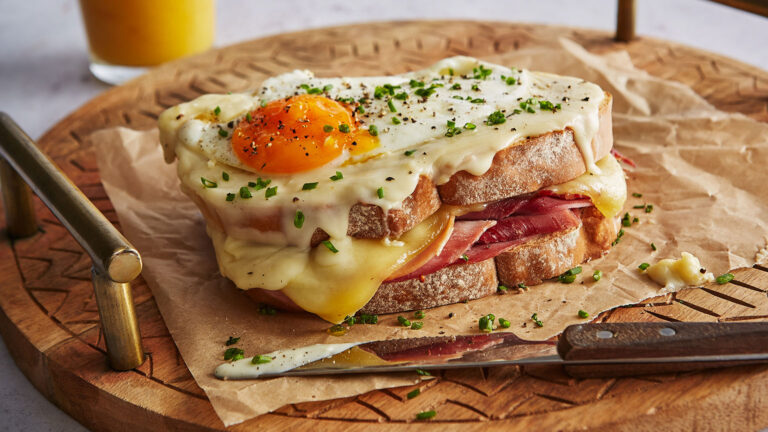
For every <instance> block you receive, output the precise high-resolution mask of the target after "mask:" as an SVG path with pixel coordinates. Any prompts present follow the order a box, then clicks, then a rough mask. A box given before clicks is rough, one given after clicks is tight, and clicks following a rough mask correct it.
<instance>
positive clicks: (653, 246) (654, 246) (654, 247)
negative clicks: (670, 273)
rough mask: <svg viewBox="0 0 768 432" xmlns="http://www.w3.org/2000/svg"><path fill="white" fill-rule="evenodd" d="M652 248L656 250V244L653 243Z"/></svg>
mask: <svg viewBox="0 0 768 432" xmlns="http://www.w3.org/2000/svg"><path fill="white" fill-rule="evenodd" d="M651 250H654V251H655V250H656V245H655V244H653V243H651Z"/></svg>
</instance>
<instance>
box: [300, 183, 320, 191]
mask: <svg viewBox="0 0 768 432" xmlns="http://www.w3.org/2000/svg"><path fill="white" fill-rule="evenodd" d="M317 183H318V182H313V183H304V185H303V186H302V187H301V190H312V189H314V188H316V187H317Z"/></svg>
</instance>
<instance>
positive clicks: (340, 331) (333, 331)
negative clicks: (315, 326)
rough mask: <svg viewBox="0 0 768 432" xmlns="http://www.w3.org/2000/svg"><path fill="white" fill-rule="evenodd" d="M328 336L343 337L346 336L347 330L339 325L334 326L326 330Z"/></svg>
mask: <svg viewBox="0 0 768 432" xmlns="http://www.w3.org/2000/svg"><path fill="white" fill-rule="evenodd" d="M328 334H330V335H331V336H344V335H345V334H347V328H346V327H344V326H343V325H341V324H334V325H332V326H331V327H329V328H328Z"/></svg>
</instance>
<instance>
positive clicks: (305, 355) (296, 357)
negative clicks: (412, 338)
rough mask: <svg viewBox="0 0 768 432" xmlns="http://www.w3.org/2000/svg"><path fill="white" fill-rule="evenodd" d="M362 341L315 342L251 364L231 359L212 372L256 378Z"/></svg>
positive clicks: (247, 361) (227, 375) (281, 370)
mask: <svg viewBox="0 0 768 432" xmlns="http://www.w3.org/2000/svg"><path fill="white" fill-rule="evenodd" d="M361 343H363V342H350V343H341V344H316V345H309V346H304V347H300V348H292V349H285V350H279V351H273V352H271V353H268V354H265V355H266V356H269V357H272V361H270V362H269V363H262V364H253V363H251V358H244V359H242V360H237V361H233V362H231V363H224V364H222V365H219V366H218V367H217V368H216V370H214V372H213V374H214V375H215V376H216V377H217V378H221V379H225V380H226V379H249V378H258V377H260V376H261V375H263V374H266V373H270V374H272V373H280V372H285V371H289V370H291V369H296V368H297V367H299V366H302V365H305V364H307V363H311V362H314V361H317V360H321V359H324V358H327V357H331V356H333V355H336V354H338V353H341V352H344V351H346V350H348V349H350V348H352V347H355V346H357V345H360V344H361Z"/></svg>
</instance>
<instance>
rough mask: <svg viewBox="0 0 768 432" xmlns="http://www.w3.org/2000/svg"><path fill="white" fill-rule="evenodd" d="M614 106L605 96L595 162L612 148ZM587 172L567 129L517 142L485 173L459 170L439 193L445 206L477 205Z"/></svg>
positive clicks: (579, 152) (495, 157) (593, 149)
mask: <svg viewBox="0 0 768 432" xmlns="http://www.w3.org/2000/svg"><path fill="white" fill-rule="evenodd" d="M612 103H613V99H612V97H611V95H610V94H609V93H605V98H604V99H603V102H602V103H601V104H600V114H599V122H600V123H599V125H600V129H599V130H598V132H597V137H596V139H594V140H593V141H592V143H591V146H592V151H593V154H594V156H595V160H599V159H601V158H603V157H604V156H606V155H607V154H608V153H610V151H611V148H612V147H613V133H612V122H611V106H612ZM586 170H587V168H586V166H585V165H584V159H583V157H582V155H581V151H580V150H579V147H578V146H577V145H576V140H575V139H574V133H573V130H571V129H570V128H566V129H565V130H561V131H553V132H549V133H546V134H543V135H539V136H536V137H529V138H526V139H525V140H521V141H518V142H516V143H514V144H513V145H511V146H510V147H508V148H506V149H504V150H501V151H500V152H498V153H496V156H494V158H493V164H492V165H491V168H490V169H489V170H488V171H487V172H486V173H485V174H483V175H480V176H475V175H472V174H470V173H468V172H466V171H459V172H457V173H455V174H454V175H453V176H451V178H450V179H449V180H448V182H447V183H445V184H442V185H440V186H438V191H439V192H440V198H441V200H442V201H443V202H444V203H446V204H452V205H469V204H477V203H482V202H488V201H496V200H500V199H503V198H508V197H512V196H517V195H522V194H525V193H529V192H534V191H537V190H539V189H542V188H545V187H548V186H552V185H556V184H560V183H565V182H567V181H569V180H572V179H574V178H576V177H578V176H580V175H582V174H584V172H585V171H586Z"/></svg>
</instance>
